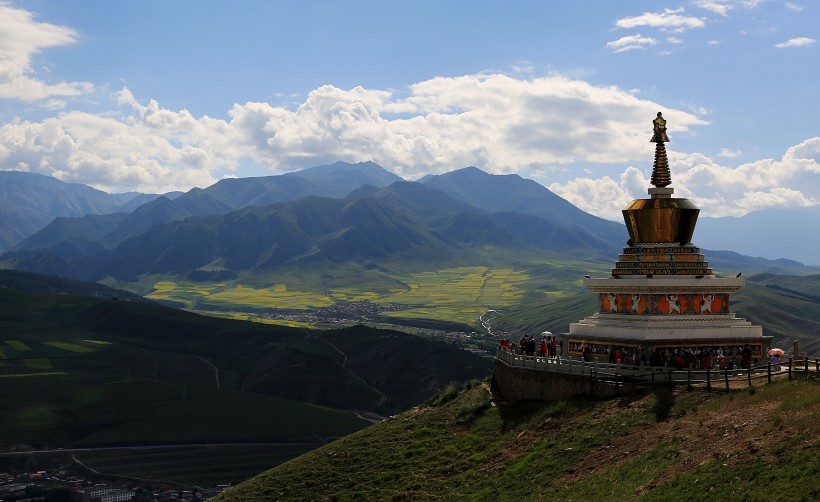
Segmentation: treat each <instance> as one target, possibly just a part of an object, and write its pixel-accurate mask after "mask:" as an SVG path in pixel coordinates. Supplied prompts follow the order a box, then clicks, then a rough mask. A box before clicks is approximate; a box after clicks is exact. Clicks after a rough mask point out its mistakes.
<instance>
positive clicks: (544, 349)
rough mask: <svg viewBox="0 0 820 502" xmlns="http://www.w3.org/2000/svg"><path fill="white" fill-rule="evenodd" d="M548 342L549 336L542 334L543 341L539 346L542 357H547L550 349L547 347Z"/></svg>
mask: <svg viewBox="0 0 820 502" xmlns="http://www.w3.org/2000/svg"><path fill="white" fill-rule="evenodd" d="M548 343H549V342H547V337H545V336H542V337H541V343H540V345H539V347H538V355H539V356H541V357H546V356H547V351H548V350H549V349H547V344H548Z"/></svg>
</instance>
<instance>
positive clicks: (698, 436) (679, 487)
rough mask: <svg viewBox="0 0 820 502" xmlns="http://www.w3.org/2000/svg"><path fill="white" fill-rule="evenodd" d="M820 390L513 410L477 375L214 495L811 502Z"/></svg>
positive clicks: (813, 385)
mask: <svg viewBox="0 0 820 502" xmlns="http://www.w3.org/2000/svg"><path fill="white" fill-rule="evenodd" d="M818 385H819V384H818V381H817V380H816V379H809V380H805V379H801V380H793V381H789V380H781V381H777V382H775V383H772V384H769V385H765V386H762V387H756V388H751V389H745V390H740V391H733V392H732V393H730V394H722V393H711V394H710V393H706V392H705V391H675V392H674V393H673V392H672V391H671V390H669V389H666V390H662V391H657V392H656V393H646V394H641V395H636V396H632V397H625V398H621V399H613V400H607V401H596V400H591V399H584V398H576V399H572V400H568V401H561V402H555V403H538V402H526V403H519V404H515V405H510V404H506V403H503V402H500V401H498V400H497V398H496V397H495V395H494V394H493V392H492V389H491V388H490V386H489V385H488V384H487V383H478V382H474V383H473V384H471V385H468V386H467V387H466V388H465V390H462V391H458V390H457V389H450V391H449V392H447V393H444V394H442V395H439V396H438V397H437V398H435V399H432V400H430V401H428V402H427V403H426V404H425V405H422V406H420V407H417V408H414V409H412V410H410V411H408V412H405V413H402V414H401V415H398V416H395V417H392V418H391V419H390V420H387V421H385V422H382V423H380V424H377V425H374V426H371V427H368V428H367V429H364V430H362V431H360V432H357V433H354V434H351V435H349V436H346V437H344V438H342V439H340V440H338V441H335V442H333V443H331V444H329V445H326V446H323V447H322V448H319V449H317V450H314V451H312V452H310V453H308V454H305V455H303V456H301V457H299V458H297V459H295V460H292V461H290V462H287V463H285V464H282V465H280V466H278V467H276V468H274V469H271V470H270V471H268V472H266V473H263V474H261V475H259V476H257V477H255V478H252V479H250V480H248V481H246V482H244V483H242V484H240V485H238V486H237V487H235V488H233V489H231V490H229V491H227V492H226V493H224V494H223V495H221V496H220V497H218V498H216V499H215V500H218V501H226V500H230V501H251V500H253V501H260V500H349V499H362V500H388V499H390V500H394V499H400V500H406V499H412V500H419V499H440V500H463V499H470V500H596V499H597V500H626V499H646V500H693V499H697V500H775V499H778V498H782V497H783V496H785V495H786V494H788V497H789V498H790V499H794V500H817V498H818V497H819V496H820V489H818V485H817V476H818V474H820V472H818V471H820V448H818V446H820V444H818V443H820V420H818V416H820V415H818V411H820V387H818Z"/></svg>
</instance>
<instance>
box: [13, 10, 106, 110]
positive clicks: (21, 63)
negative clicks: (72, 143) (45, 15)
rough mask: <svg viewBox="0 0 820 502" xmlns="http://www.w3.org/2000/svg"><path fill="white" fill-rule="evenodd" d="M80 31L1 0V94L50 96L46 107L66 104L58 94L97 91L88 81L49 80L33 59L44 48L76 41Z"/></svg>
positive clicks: (33, 97)
mask: <svg viewBox="0 0 820 502" xmlns="http://www.w3.org/2000/svg"><path fill="white" fill-rule="evenodd" d="M76 41H77V33H76V32H75V31H74V30H72V29H70V28H66V27H64V26H57V25H53V24H49V23H40V22H37V21H35V20H34V16H33V15H32V13H30V12H28V11H26V10H23V9H19V8H16V7H13V6H11V5H8V4H6V3H0V98H2V99H16V100H21V101H28V102H31V101H38V100H46V101H45V104H44V105H45V107H46V108H58V107H61V106H64V102H63V101H62V100H59V99H48V98H52V97H55V96H58V97H59V96H78V95H81V94H86V93H89V92H91V91H93V89H94V86H93V85H92V84H90V83H88V82H57V83H46V82H44V81H43V80H40V79H38V78H37V76H36V72H35V71H34V69H32V67H31V59H32V57H33V56H34V55H35V54H38V53H39V52H41V51H42V50H43V49H47V48H50V47H59V46H62V45H68V44H73V43H75V42H76Z"/></svg>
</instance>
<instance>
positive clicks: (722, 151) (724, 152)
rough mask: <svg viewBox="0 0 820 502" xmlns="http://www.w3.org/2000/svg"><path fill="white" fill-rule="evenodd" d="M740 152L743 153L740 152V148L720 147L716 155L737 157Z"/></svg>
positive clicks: (730, 157)
mask: <svg viewBox="0 0 820 502" xmlns="http://www.w3.org/2000/svg"><path fill="white" fill-rule="evenodd" d="M742 154H743V152H741V151H740V150H732V149H729V148H721V149H720V152H719V153H718V155H720V156H721V157H726V158H729V159H733V158H735V157H739V156H740V155H742Z"/></svg>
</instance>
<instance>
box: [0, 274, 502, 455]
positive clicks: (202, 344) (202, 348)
mask: <svg viewBox="0 0 820 502" xmlns="http://www.w3.org/2000/svg"><path fill="white" fill-rule="evenodd" d="M0 333H3V337H2V339H0V383H2V388H3V396H4V398H3V399H4V403H5V405H4V413H3V414H2V416H0V443H2V444H6V445H9V444H16V443H24V444H30V445H49V446H66V445H69V444H111V443H118V444H129V443H130V444H133V443H145V442H153V443H154V444H157V443H165V442H180V441H183V442H205V441H217V442H219V441H222V442H225V441H263V442H264V441H306V440H308V439H310V441H313V442H315V441H316V438H317V437H318V438H327V437H335V436H339V435H343V434H346V433H348V432H350V431H351V430H354V429H356V428H359V427H361V426H363V425H364V423H363V422H361V421H360V420H358V419H356V418H355V417H354V416H353V415H351V414H349V413H346V412H341V411H339V410H338V409H329V408H320V407H317V406H307V405H306V404H305V403H310V404H311V405H318V406H334V407H336V408H344V409H355V410H367V411H372V412H376V413H380V414H391V413H396V412H397V411H400V410H403V409H406V408H407V407H408V406H410V405H412V404H414V403H417V402H419V401H421V400H423V399H425V398H427V397H429V396H430V395H432V394H434V393H435V392H437V391H439V390H441V389H443V388H444V387H445V386H446V385H448V384H449V383H450V382H457V381H465V380H467V379H469V378H476V377H479V378H483V377H484V376H485V375H486V374H487V373H488V371H489V362H488V361H487V360H486V359H483V358H481V357H478V356H475V355H472V354H470V353H468V352H466V351H463V350H460V349H458V348H456V347H454V346H452V345H447V344H443V343H436V342H430V341H427V340H424V339H422V338H419V337H413V336H410V335H406V334H403V333H397V332H392V331H383V330H376V329H370V328H365V327H352V328H349V329H346V330H328V331H310V330H301V329H290V328H283V327H277V326H272V325H266V324H261V323H252V322H244V321H232V320H227V319H216V318H211V317H205V316H200V315H196V314H192V313H188V312H184V311H179V310H175V309H169V308H165V307H160V306H156V305H152V304H142V303H136V302H125V301H109V300H101V299H98V298H88V297H77V296H71V295H65V294H58V295H51V294H37V293H30V292H26V291H21V290H15V289H9V288H0ZM217 410H219V411H218V412H217ZM307 424H312V425H310V426H308V425H307ZM181 427H182V428H181ZM311 427H313V428H311Z"/></svg>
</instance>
